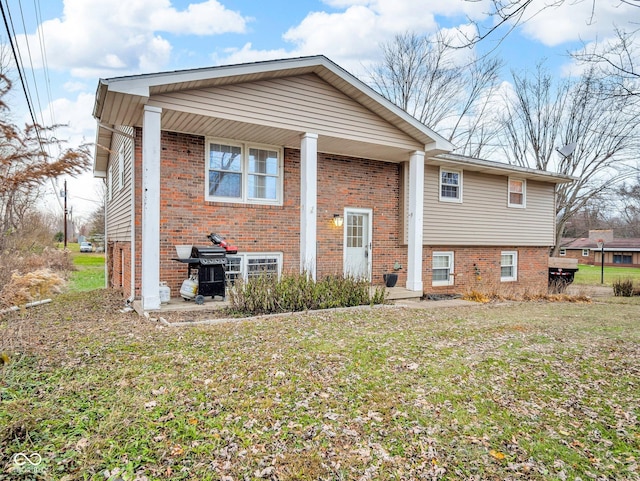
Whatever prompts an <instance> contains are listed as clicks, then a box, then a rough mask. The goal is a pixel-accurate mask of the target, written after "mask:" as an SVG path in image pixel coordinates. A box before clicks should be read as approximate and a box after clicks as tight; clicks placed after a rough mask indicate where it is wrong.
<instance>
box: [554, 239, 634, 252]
mask: <svg viewBox="0 0 640 481" xmlns="http://www.w3.org/2000/svg"><path fill="white" fill-rule="evenodd" d="M560 247H562V248H563V249H598V243H597V242H596V241H595V240H593V239H589V238H588V237H578V238H570V237H563V238H562V240H561V242H560ZM604 250H605V251H607V252H609V251H640V238H628V239H624V238H618V239H613V240H611V241H608V242H605V244H604Z"/></svg>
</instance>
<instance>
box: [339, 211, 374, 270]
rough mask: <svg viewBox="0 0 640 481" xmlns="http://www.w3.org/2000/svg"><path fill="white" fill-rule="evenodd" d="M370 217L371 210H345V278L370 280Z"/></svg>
mask: <svg viewBox="0 0 640 481" xmlns="http://www.w3.org/2000/svg"><path fill="white" fill-rule="evenodd" d="M371 216H372V211H371V209H345V214H344V218H345V229H344V275H345V276H351V277H356V278H358V279H365V280H368V281H370V280H371V224H372V223H371Z"/></svg>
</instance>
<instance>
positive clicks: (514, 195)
mask: <svg viewBox="0 0 640 481" xmlns="http://www.w3.org/2000/svg"><path fill="white" fill-rule="evenodd" d="M526 200H527V181H526V180H523V179H513V178H511V177H510V178H509V201H508V206H509V207H519V208H522V209H524V208H525V207H526Z"/></svg>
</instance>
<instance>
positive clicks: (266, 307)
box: [229, 273, 385, 315]
mask: <svg viewBox="0 0 640 481" xmlns="http://www.w3.org/2000/svg"><path fill="white" fill-rule="evenodd" d="M229 297H230V301H231V309H232V310H234V311H236V312H239V313H242V314H246V315H258V314H273V313H279V312H298V311H305V310H314V309H330V308H335V307H352V306H362V305H373V304H382V303H384V301H385V290H384V288H383V287H378V288H376V289H375V290H374V291H373V292H371V288H370V284H369V283H368V282H367V281H364V280H360V279H355V278H352V277H342V276H328V277H325V278H324V279H322V280H317V281H314V280H313V279H312V278H311V277H310V276H308V275H307V274H306V273H302V274H283V275H282V276H281V277H280V279H278V278H277V277H276V276H270V275H263V276H257V277H252V278H251V279H249V280H248V281H243V280H238V281H236V283H235V285H234V286H233V287H232V288H231V289H230V296H229Z"/></svg>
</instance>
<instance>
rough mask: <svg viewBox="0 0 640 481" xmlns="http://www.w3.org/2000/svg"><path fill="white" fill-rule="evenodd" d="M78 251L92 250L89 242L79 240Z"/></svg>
mask: <svg viewBox="0 0 640 481" xmlns="http://www.w3.org/2000/svg"><path fill="white" fill-rule="evenodd" d="M80 252H93V246H92V245H91V242H80Z"/></svg>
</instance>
